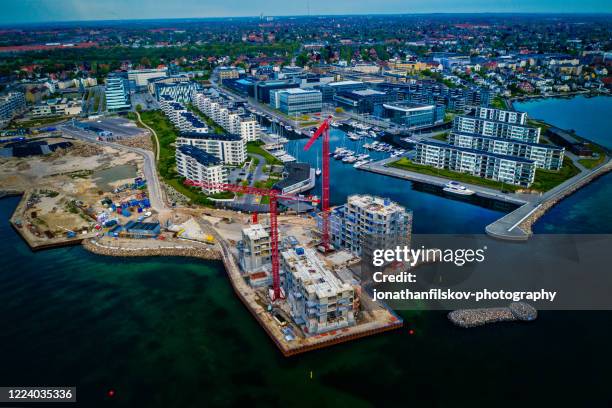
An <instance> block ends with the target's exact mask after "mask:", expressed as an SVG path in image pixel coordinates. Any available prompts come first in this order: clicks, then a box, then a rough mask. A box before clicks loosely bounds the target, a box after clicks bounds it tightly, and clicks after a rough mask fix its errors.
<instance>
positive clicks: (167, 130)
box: [140, 111, 234, 206]
mask: <svg viewBox="0 0 612 408" xmlns="http://www.w3.org/2000/svg"><path fill="white" fill-rule="evenodd" d="M140 117H141V118H142V121H143V122H144V123H146V124H147V125H148V126H150V127H151V128H153V129H155V132H156V133H157V137H158V138H159V162H158V163H157V168H158V171H159V175H160V176H161V178H162V179H163V180H164V181H165V182H166V183H168V184H169V185H171V186H172V187H173V188H174V189H175V190H176V191H178V192H179V193H181V194H183V195H185V196H186V197H187V198H189V200H190V201H191V202H192V203H193V204H200V205H205V206H214V202H213V201H211V200H210V199H209V196H207V195H206V194H203V193H202V191H201V190H200V188H198V187H188V186H186V185H184V184H183V181H184V180H185V179H184V178H183V177H181V176H180V175H179V174H178V173H177V171H176V158H175V146H174V142H175V141H176V136H177V134H178V132H177V130H176V129H175V128H174V126H173V125H172V123H171V122H170V121H169V120H168V118H166V116H165V115H164V114H163V112H162V111H146V112H141V113H140ZM233 195H234V194H233V193H231V192H223V193H219V194H215V195H212V196H210V197H212V198H231V197H233Z"/></svg>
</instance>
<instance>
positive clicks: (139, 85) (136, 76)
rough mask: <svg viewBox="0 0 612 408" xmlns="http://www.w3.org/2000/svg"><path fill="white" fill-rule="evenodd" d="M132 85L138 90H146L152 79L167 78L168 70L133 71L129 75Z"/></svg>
mask: <svg viewBox="0 0 612 408" xmlns="http://www.w3.org/2000/svg"><path fill="white" fill-rule="evenodd" d="M127 76H128V80H129V81H130V84H133V86H134V87H135V88H136V89H146V88H147V86H148V85H149V80H150V79H155V78H165V77H167V76H168V69H167V68H152V69H131V70H129V71H128V73H127Z"/></svg>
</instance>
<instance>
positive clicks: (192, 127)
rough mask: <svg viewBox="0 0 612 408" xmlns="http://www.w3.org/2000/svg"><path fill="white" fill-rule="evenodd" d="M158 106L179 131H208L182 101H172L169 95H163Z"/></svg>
mask: <svg viewBox="0 0 612 408" xmlns="http://www.w3.org/2000/svg"><path fill="white" fill-rule="evenodd" d="M159 106H160V108H161V110H162V112H164V114H165V115H166V116H167V117H168V119H169V120H170V122H172V124H173V125H174V126H175V127H176V128H177V129H179V131H180V132H191V133H208V126H207V125H206V124H205V123H204V122H203V121H202V120H201V119H200V118H198V117H197V116H196V115H194V114H193V113H192V112H190V111H189V110H188V109H187V108H186V107H185V105H183V104H182V103H180V102H176V101H174V100H173V99H172V98H171V97H170V96H168V95H164V96H163V97H162V98H161V100H160V103H159Z"/></svg>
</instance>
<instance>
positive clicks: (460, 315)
mask: <svg viewBox="0 0 612 408" xmlns="http://www.w3.org/2000/svg"><path fill="white" fill-rule="evenodd" d="M537 316H538V312H537V310H536V309H535V308H534V307H533V306H530V305H528V304H527V303H523V302H514V303H510V305H509V306H508V307H490V308H483V309H459V310H455V311H453V312H450V313H449V314H448V319H449V320H450V321H451V322H453V324H455V325H456V326H459V327H463V328H468V327H477V326H484V325H485V324H489V323H498V322H512V321H526V322H530V321H533V320H535V319H536V318H537Z"/></svg>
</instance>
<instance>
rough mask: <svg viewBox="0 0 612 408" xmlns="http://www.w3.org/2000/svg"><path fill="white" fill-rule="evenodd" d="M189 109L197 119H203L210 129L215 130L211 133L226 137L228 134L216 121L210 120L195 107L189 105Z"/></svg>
mask: <svg viewBox="0 0 612 408" xmlns="http://www.w3.org/2000/svg"><path fill="white" fill-rule="evenodd" d="M187 109H189V110H190V111H191V112H192V113H193V114H195V115H196V116H197V117H199V118H200V119H202V120H203V121H204V123H206V124H207V125H208V127H209V128H211V129H212V130H213V131H212V132H211V133H216V134H220V135H225V134H226V133H227V131H226V130H225V129H223V128H222V127H221V126H219V125H218V124H217V123H216V122H215V121H214V120H212V119H211V118H209V117H208V116H206V115H205V114H203V113H202V112H200V110H199V109H198V108H196V107H195V106H194V105H192V104H188V105H187Z"/></svg>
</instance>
